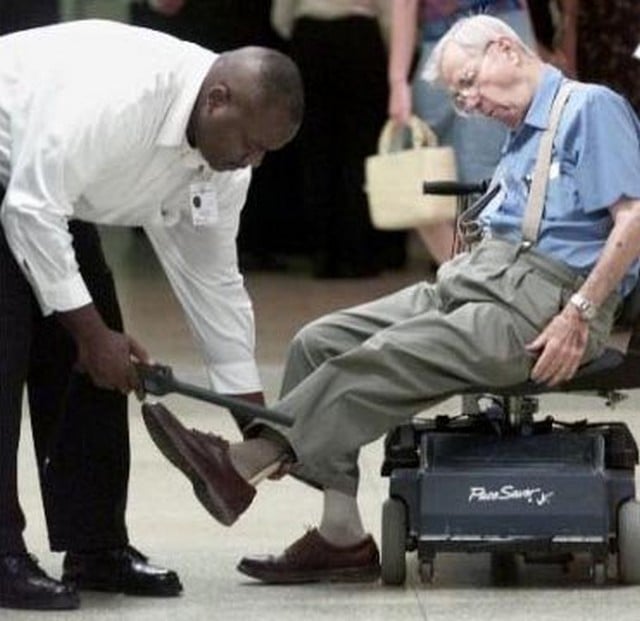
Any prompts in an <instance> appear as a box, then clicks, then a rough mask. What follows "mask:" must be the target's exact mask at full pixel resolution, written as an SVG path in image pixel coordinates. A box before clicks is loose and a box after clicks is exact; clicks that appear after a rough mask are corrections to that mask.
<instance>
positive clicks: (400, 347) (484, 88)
mask: <svg viewBox="0 0 640 621" xmlns="http://www.w3.org/2000/svg"><path fill="white" fill-rule="evenodd" d="M426 77H427V79H430V80H438V81H440V82H442V83H444V85H445V86H446V87H447V88H448V89H449V92H450V93H451V96H452V98H453V101H454V103H455V104H456V106H457V107H458V109H459V110H460V112H461V113H463V114H474V113H480V114H483V115H485V116H489V117H492V118H496V119H498V120H499V121H502V122H503V123H504V124H505V125H506V126H507V127H508V128H509V129H510V133H509V136H508V139H507V143H506V145H505V149H504V154H503V157H502V160H501V162H500V165H499V167H498V169H497V171H496V173H495V177H494V178H493V180H492V184H493V187H494V188H496V192H495V194H494V193H493V192H492V193H491V194H493V198H492V199H491V200H490V202H489V203H488V205H487V206H486V208H485V209H484V210H483V212H482V214H481V225H482V228H483V229H484V232H485V235H484V239H483V240H482V241H481V242H480V243H479V244H477V245H476V246H475V247H474V248H473V249H472V250H471V251H470V252H468V253H464V254H461V255H459V256H457V257H456V258H454V259H453V260H452V261H450V262H448V263H445V264H444V265H443V266H442V267H441V268H440V270H439V272H438V276H437V280H436V282H435V283H434V284H429V283H425V282H421V283H418V284H416V285H414V286H411V287H409V288H407V289H404V290H402V291H400V292H398V293H396V294H393V295H390V296H387V297H385V298H382V299H380V300H377V301H374V302H371V303H368V304H364V305H362V306H358V307H355V308H351V309H347V310H344V311H341V312H336V313H332V314H330V315H328V316H326V317H323V318H320V319H318V320H316V321H314V322H312V323H311V324H309V325H307V326H306V327H304V328H303V329H302V330H301V331H300V332H299V333H298V335H297V336H296V337H295V339H294V341H293V343H292V345H291V349H290V352H289V356H288V360H287V364H286V368H285V375H284V382H283V389H282V397H281V399H280V400H279V401H278V402H277V404H276V405H275V408H276V409H277V410H280V411H281V412H284V413H286V414H288V415H290V417H291V421H292V426H291V428H290V429H276V427H275V426H273V425H266V424H262V425H258V424H256V426H255V427H254V432H255V434H256V435H255V437H253V438H251V439H248V440H245V441H244V442H240V443H237V444H232V445H231V446H227V445H226V444H225V443H224V442H222V441H221V440H220V439H217V438H215V437H213V436H210V435H206V434H202V433H200V432H198V431H195V430H194V431H188V430H186V429H185V428H183V427H182V426H181V425H180V423H179V422H178V421H177V420H176V419H175V417H173V416H172V415H171V414H170V413H169V412H167V410H166V409H164V408H163V407H162V406H160V405H157V406H146V407H145V419H146V422H147V426H148V428H149V429H150V431H151V433H152V435H153V437H154V439H155V442H156V444H157V445H158V446H159V448H160V449H161V450H162V451H163V452H164V454H165V456H166V457H168V458H169V459H170V460H171V461H172V462H173V463H174V464H175V465H176V466H178V467H179V468H180V469H181V470H182V471H183V472H184V473H185V474H186V475H187V476H188V477H189V478H190V479H191V481H192V482H193V484H194V487H195V489H196V491H197V493H198V497H199V499H200V501H201V502H202V503H203V504H204V506H205V507H206V508H207V509H208V510H209V511H210V513H211V514H212V515H213V516H214V517H216V518H217V519H219V520H220V521H222V522H223V523H225V524H231V523H232V522H233V521H234V520H235V519H236V518H237V517H238V516H239V515H240V514H241V513H242V512H243V511H244V510H245V509H246V508H247V506H248V505H249V503H250V502H251V500H252V498H253V496H254V494H255V488H254V485H255V484H256V482H257V481H258V480H259V479H260V477H261V476H262V475H263V474H264V473H266V472H269V471H272V469H273V468H275V467H281V466H282V464H287V462H289V466H288V467H289V469H290V470H291V471H292V472H293V473H294V474H296V475H297V476H300V477H302V478H303V479H305V480H307V481H309V482H311V483H314V484H315V485H316V486H318V487H320V488H321V489H323V490H324V501H325V504H324V513H323V516H322V520H321V523H320V526H319V528H318V529H314V530H311V531H309V532H308V533H307V534H305V535H304V537H302V538H301V539H300V540H298V541H296V542H295V543H294V544H293V545H292V546H291V547H289V548H288V549H287V550H286V551H285V552H284V553H283V554H281V555H279V556H267V557H253V558H251V557H250V558H244V559H243V560H242V561H241V563H240V565H239V570H240V571H241V572H243V573H245V574H247V575H249V576H252V577H255V578H258V579H260V580H263V581H265V582H303V581H316V580H334V581H335V580H343V579H344V580H358V579H359V580H367V579H374V578H375V577H376V576H377V575H378V569H379V567H378V551H377V548H376V545H375V543H374V541H373V539H372V538H371V536H369V535H366V534H365V532H364V529H363V527H362V522H361V519H360V515H359V512H358V507H357V504H356V492H357V485H358V467H357V458H358V450H359V449H360V447H361V446H363V445H365V444H367V443H369V442H371V441H372V440H375V439H376V438H379V437H380V436H381V435H382V434H384V433H385V432H386V431H388V430H390V429H392V428H393V427H394V426H396V425H398V424H399V423H402V422H405V421H407V420H408V419H410V418H411V417H412V416H413V415H415V414H416V413H417V412H418V411H421V410H423V409H424V408H425V407H429V406H432V405H434V404H436V403H438V402H439V401H441V400H442V399H443V398H446V397H448V396H450V395H452V394H455V393H458V392H460V391H463V390H465V389H469V388H472V387H474V386H492V387H496V388H497V387H500V386H508V385H511V384H515V383H519V382H522V381H525V380H527V379H528V378H531V379H533V380H535V381H538V382H545V383H548V384H550V385H555V384H557V383H559V382H562V381H565V380H567V379H569V378H570V377H571V376H572V375H573V374H574V373H575V371H576V369H577V368H578V366H579V365H580V364H581V363H584V362H586V361H588V360H590V359H592V358H594V357H595V356H597V355H598V354H599V353H600V352H601V351H602V349H603V346H604V343H605V340H606V338H607V335H608V334H609V332H610V330H611V327H612V323H613V320H614V316H615V314H616V310H617V308H618V306H619V302H620V299H621V297H623V296H624V295H625V294H627V293H628V292H629V291H630V290H631V288H632V287H633V286H634V285H635V283H636V281H637V278H638V262H637V261H636V257H637V255H638V250H639V249H640V123H639V122H638V119H637V118H636V117H635V116H634V113H633V112H632V110H631V108H630V106H629V105H628V104H627V103H626V102H625V101H624V100H623V99H622V98H621V97H619V96H618V95H616V94H615V93H613V92H611V91H609V90H608V89H606V88H604V87H600V86H595V85H589V84H577V83H576V84H574V88H573V90H572V91H571V92H570V95H569V99H568V101H567V103H566V105H565V106H564V109H563V110H562V114H561V116H560V122H559V127H558V129H557V132H556V133H555V135H554V134H545V130H546V128H547V127H548V126H549V124H550V113H551V110H552V106H553V103H554V100H555V99H556V96H557V94H558V92H559V90H561V91H562V92H565V89H564V88H562V89H561V85H563V83H565V82H566V80H565V78H564V77H563V76H562V74H561V73H560V72H559V71H558V70H556V69H554V68H553V67H551V66H548V65H545V64H544V63H543V62H542V61H541V60H540V59H539V58H538V57H536V55H535V54H534V53H533V52H532V51H531V50H529V49H528V48H527V47H526V46H525V45H524V44H523V43H522V41H521V40H520V39H519V38H518V37H517V35H516V34H515V33H514V32H513V31H512V30H511V29H510V28H509V27H507V26H506V24H504V23H503V22H501V21H500V20H498V19H495V18H491V17H488V16H476V17H471V18H468V19H465V20H462V21H460V22H457V23H456V24H455V25H454V26H453V27H452V28H451V30H450V31H449V32H448V33H447V34H446V36H445V37H444V38H443V39H442V40H441V41H440V42H439V44H438V46H437V47H436V48H435V49H434V52H433V55H432V56H431V58H430V62H429V65H428V68H427V76H426ZM543 135H546V136H549V137H551V138H553V148H552V149H551V156H550V163H549V164H550V165H549V168H548V170H547V171H546V172H545V173H544V176H542V177H540V175H535V176H534V175H533V173H534V164H535V163H536V159H537V154H538V148H539V144H540V141H541V137H542V136H543ZM545 143H546V141H545ZM532 176H534V177H535V178H536V179H540V178H542V182H543V184H542V191H543V193H542V194H541V195H540V198H541V200H540V201H539V204H540V205H541V206H542V207H544V209H543V210H542V212H541V220H540V221H539V223H538V224H539V226H535V227H533V229H534V234H533V237H531V236H530V235H529V232H528V231H529V227H527V226H525V227H524V229H525V231H524V232H523V221H524V222H525V223H526V222H528V219H525V218H524V214H525V206H526V204H527V200H528V197H529V193H530V189H531V186H532ZM533 185H536V187H537V185H538V184H533ZM545 185H546V194H545V193H544V191H545V187H544V186H545ZM535 194H536V195H537V194H538V193H537V192H536V193H535ZM534 202H535V201H534ZM538 230H539V232H537V233H536V231H538ZM525 232H526V235H525Z"/></svg>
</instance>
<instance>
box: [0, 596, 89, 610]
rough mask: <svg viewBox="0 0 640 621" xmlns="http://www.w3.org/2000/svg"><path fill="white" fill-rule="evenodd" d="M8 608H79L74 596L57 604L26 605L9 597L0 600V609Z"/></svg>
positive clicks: (38, 603) (35, 603) (78, 599)
mask: <svg viewBox="0 0 640 621" xmlns="http://www.w3.org/2000/svg"><path fill="white" fill-rule="evenodd" d="M2 608H8V609H12V610H77V609H78V608H80V598H79V597H78V596H77V595H76V596H75V597H74V596H69V597H65V598H64V599H63V600H61V601H58V602H30V603H26V602H24V601H22V600H21V599H19V598H18V599H13V598H11V597H1V598H0V609H2Z"/></svg>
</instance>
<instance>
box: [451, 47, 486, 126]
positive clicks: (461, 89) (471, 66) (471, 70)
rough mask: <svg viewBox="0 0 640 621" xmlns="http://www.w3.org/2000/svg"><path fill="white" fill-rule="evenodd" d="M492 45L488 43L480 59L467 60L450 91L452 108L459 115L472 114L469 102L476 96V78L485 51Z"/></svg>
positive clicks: (482, 64)
mask: <svg viewBox="0 0 640 621" xmlns="http://www.w3.org/2000/svg"><path fill="white" fill-rule="evenodd" d="M493 43H495V41H489V43H487V45H486V47H485V48H484V51H483V52H482V55H481V56H480V57H477V56H476V57H474V58H472V59H470V60H469V63H468V65H467V67H465V69H464V70H463V71H462V74H461V76H460V78H459V79H458V81H457V83H456V85H455V87H454V88H453V89H452V90H451V99H452V101H453V106H454V107H455V109H456V110H457V111H458V112H460V113H461V114H470V113H471V112H473V106H472V104H471V102H470V100H471V99H472V98H473V97H476V96H477V95H478V77H479V75H480V72H481V71H482V69H483V66H484V62H485V59H486V57H487V51H488V50H489V48H490V47H491V46H492V45H493Z"/></svg>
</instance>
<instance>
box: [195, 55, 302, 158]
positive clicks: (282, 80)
mask: <svg viewBox="0 0 640 621" xmlns="http://www.w3.org/2000/svg"><path fill="white" fill-rule="evenodd" d="M303 113H304V95H303V88H302V79H301V77H300V72H299V71H298V68H297V67H296V65H295V64H294V62H293V61H292V60H291V59H290V58H289V57H288V56H285V55H284V54H282V53H280V52H277V51H275V50H271V49H268V48H264V47H243V48H239V49H237V50H232V51H230V52H225V53H224V54H221V55H220V56H219V57H218V58H217V59H216V61H215V62H214V63H213V65H212V66H211V69H210V70H209V72H208V74H207V76H206V77H205V79H204V82H203V84H202V88H201V90H200V93H199V95H198V99H197V101H196V104H195V106H194V109H193V112H192V115H191V119H190V121H189V128H188V136H189V139H190V141H191V143H192V144H193V145H194V146H196V147H197V148H198V149H199V150H200V152H201V153H202V155H203V157H204V158H205V159H206V160H207V161H208V162H209V164H210V166H211V167H212V168H213V169H214V170H232V169H235V168H242V167H245V166H254V167H255V166H258V165H259V164H260V163H261V162H262V159H263V157H264V155H265V154H266V153H267V152H268V151H273V150H276V149H279V148H281V147H282V146H284V145H285V144H286V143H287V142H289V141H290V140H291V139H292V138H293V137H294V135H295V134H296V132H297V131H298V129H299V127H300V124H301V122H302V116H303Z"/></svg>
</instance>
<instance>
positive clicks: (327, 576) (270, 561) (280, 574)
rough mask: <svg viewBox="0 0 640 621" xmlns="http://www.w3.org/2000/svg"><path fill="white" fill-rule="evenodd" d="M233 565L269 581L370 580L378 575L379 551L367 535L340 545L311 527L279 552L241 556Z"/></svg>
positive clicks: (273, 582) (263, 580) (277, 582)
mask: <svg viewBox="0 0 640 621" xmlns="http://www.w3.org/2000/svg"><path fill="white" fill-rule="evenodd" d="M237 569H238V571H239V572H241V573H243V574H245V575H247V576H251V577H252V578H257V579H258V580H262V582H267V583H269V584H294V583H302V582H372V581H374V580H377V579H378V577H379V576H380V554H379V553H378V546H376V543H375V541H374V540H373V538H372V537H371V535H368V536H367V537H366V538H365V539H363V540H362V541H361V542H360V543H357V544H355V545H353V546H348V547H341V546H334V545H333V544H331V543H329V542H328V541H327V540H326V539H324V538H323V537H322V535H320V533H319V532H318V529H317V528H314V529H313V530H310V531H308V532H307V533H306V534H305V535H304V536H303V537H301V538H300V539H298V540H297V541H295V542H294V543H293V544H291V545H290V546H289V547H288V548H287V549H286V550H285V551H284V552H283V553H282V554H281V555H280V556H256V557H247V556H245V557H244V558H243V559H242V560H241V561H240V563H239V564H238V567H237Z"/></svg>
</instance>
